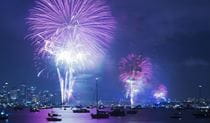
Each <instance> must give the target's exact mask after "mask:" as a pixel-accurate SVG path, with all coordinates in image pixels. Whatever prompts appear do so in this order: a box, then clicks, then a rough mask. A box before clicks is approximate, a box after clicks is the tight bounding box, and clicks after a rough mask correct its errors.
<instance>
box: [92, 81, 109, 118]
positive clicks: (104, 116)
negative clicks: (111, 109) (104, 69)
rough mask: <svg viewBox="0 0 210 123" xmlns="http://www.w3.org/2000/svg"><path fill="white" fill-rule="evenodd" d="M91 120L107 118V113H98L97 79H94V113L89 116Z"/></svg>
mask: <svg viewBox="0 0 210 123" xmlns="http://www.w3.org/2000/svg"><path fill="white" fill-rule="evenodd" d="M91 117H92V119H107V118H109V113H107V112H105V111H100V110H99V106H98V78H96V113H95V114H93V113H92V114H91Z"/></svg>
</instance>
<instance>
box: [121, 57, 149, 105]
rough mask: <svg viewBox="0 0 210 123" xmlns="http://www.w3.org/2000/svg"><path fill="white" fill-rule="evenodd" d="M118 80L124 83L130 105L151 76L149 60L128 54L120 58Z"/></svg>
mask: <svg viewBox="0 0 210 123" xmlns="http://www.w3.org/2000/svg"><path fill="white" fill-rule="evenodd" d="M119 70H120V80H121V81H123V82H124V83H125V88H126V90H127V92H126V96H127V97H130V103H131V105H133V104H134V98H135V96H136V95H137V94H138V93H139V92H141V91H142V90H143V88H144V86H145V83H146V82H148V81H149V80H150V78H151V76H152V64H151V62H150V60H149V58H145V57H143V56H141V55H136V54H129V55H128V56H127V57H125V58H122V59H121V61H120V65H119Z"/></svg>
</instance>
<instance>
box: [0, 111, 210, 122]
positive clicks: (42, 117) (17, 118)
mask: <svg viewBox="0 0 210 123" xmlns="http://www.w3.org/2000/svg"><path fill="white" fill-rule="evenodd" d="M50 111H52V110H41V111H40V112H36V113H33V112H29V111H17V112H13V113H11V114H10V117H9V120H8V121H0V123H52V122H48V121H47V120H46V118H47V116H48V113H49V112H50ZM53 111H55V112H56V113H59V114H61V115H62V116H61V118H62V121H61V122H53V123H210V119H205V120H202V119H199V120H198V119H195V118H194V117H193V116H192V115H191V114H192V112H185V113H184V116H183V117H184V118H183V119H182V120H178V119H170V118H169V117H170V115H171V113H172V112H170V111H167V112H166V111H161V110H160V111H159V110H155V111H154V110H143V111H140V112H139V113H138V114H137V115H127V116H126V117H110V118H109V119H101V120H94V119H91V116H90V114H89V113H86V114H75V113H72V111H71V110H70V109H67V110H62V109H53Z"/></svg>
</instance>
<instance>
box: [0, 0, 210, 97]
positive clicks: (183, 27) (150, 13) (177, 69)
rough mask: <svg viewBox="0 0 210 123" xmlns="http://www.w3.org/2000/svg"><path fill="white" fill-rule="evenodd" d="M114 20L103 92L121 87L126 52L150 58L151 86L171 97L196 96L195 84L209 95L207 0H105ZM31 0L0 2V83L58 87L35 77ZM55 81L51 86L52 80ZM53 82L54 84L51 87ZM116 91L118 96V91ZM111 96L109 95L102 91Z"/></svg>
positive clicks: (208, 8) (209, 27) (209, 16)
mask: <svg viewBox="0 0 210 123" xmlns="http://www.w3.org/2000/svg"><path fill="white" fill-rule="evenodd" d="M108 1H109V2H108V3H109V4H110V6H111V7H112V10H113V15H114V16H115V17H116V20H117V22H118V25H117V31H116V35H115V40H114V41H113V42H114V43H113V45H112V48H111V49H110V52H109V54H108V56H107V59H108V60H107V61H106V63H105V66H106V67H104V69H103V70H101V71H102V73H106V75H104V79H103V82H104V83H106V84H104V88H103V89H104V90H105V91H106V92H107V91H108V92H114V91H119V92H118V93H120V92H121V90H122V87H121V86H122V85H120V82H119V80H118V72H117V63H118V61H119V59H120V58H121V57H124V56H126V55H127V54H128V53H131V52H133V53H141V54H143V55H145V56H148V57H150V58H151V59H152V63H153V66H154V80H153V82H151V84H152V83H154V84H153V85H157V84H158V83H163V84H165V85H166V86H167V87H168V91H169V97H171V98H173V99H174V98H178V99H179V98H185V97H193V96H197V93H198V89H197V85H199V84H202V85H204V89H203V95H205V97H208V98H210V95H209V93H210V91H209V90H210V69H209V68H210V48H209V46H210V14H209V12H210V1H209V0H108ZM33 4H34V0H2V1H1V4H0V82H1V83H2V82H5V81H8V82H9V83H10V84H11V85H12V86H16V85H18V84H20V83H29V84H34V85H37V86H40V87H43V88H49V86H48V85H49V84H50V85H51V86H50V88H49V89H55V88H58V84H56V83H57V82H56V81H52V80H47V79H40V78H37V77H36V72H37V71H36V70H35V67H34V64H33V48H32V46H31V41H29V40H27V39H25V37H26V35H27V25H26V19H25V18H26V17H27V16H28V9H30V8H32V7H33ZM52 83H53V84H52ZM53 85H54V86H53ZM118 93H117V94H118ZM106 95H112V93H110V94H109V93H106Z"/></svg>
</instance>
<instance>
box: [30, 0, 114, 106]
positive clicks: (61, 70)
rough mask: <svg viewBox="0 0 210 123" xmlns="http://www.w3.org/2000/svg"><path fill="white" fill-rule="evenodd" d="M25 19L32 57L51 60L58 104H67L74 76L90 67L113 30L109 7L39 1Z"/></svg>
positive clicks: (76, 0)
mask: <svg viewBox="0 0 210 123" xmlns="http://www.w3.org/2000/svg"><path fill="white" fill-rule="evenodd" d="M27 19H28V24H29V26H30V27H29V30H30V32H31V33H30V34H29V37H30V39H32V40H33V41H34V42H33V45H34V47H35V56H36V58H38V59H42V60H53V62H54V63H55V66H56V70H57V74H58V77H59V81H60V88H61V98H62V102H63V103H68V102H69V99H70V98H71V96H72V93H73V86H74V83H75V75H76V74H77V73H79V72H81V71H84V70H87V69H90V68H93V67H94V66H95V61H100V59H101V58H102V56H103V55H104V53H105V52H106V49H107V48H108V46H109V44H110V41H111V39H112V36H113V30H114V28H115V21H114V18H113V17H112V15H111V12H110V8H109V7H108V6H107V5H106V3H105V2H103V1H101V0H39V1H37V2H36V6H35V7H34V8H33V9H31V10H30V16H29V17H28V18H27ZM45 69H46V68H44V69H43V70H41V71H40V72H39V75H38V76H40V74H41V73H42V72H43V71H44V70H45Z"/></svg>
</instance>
